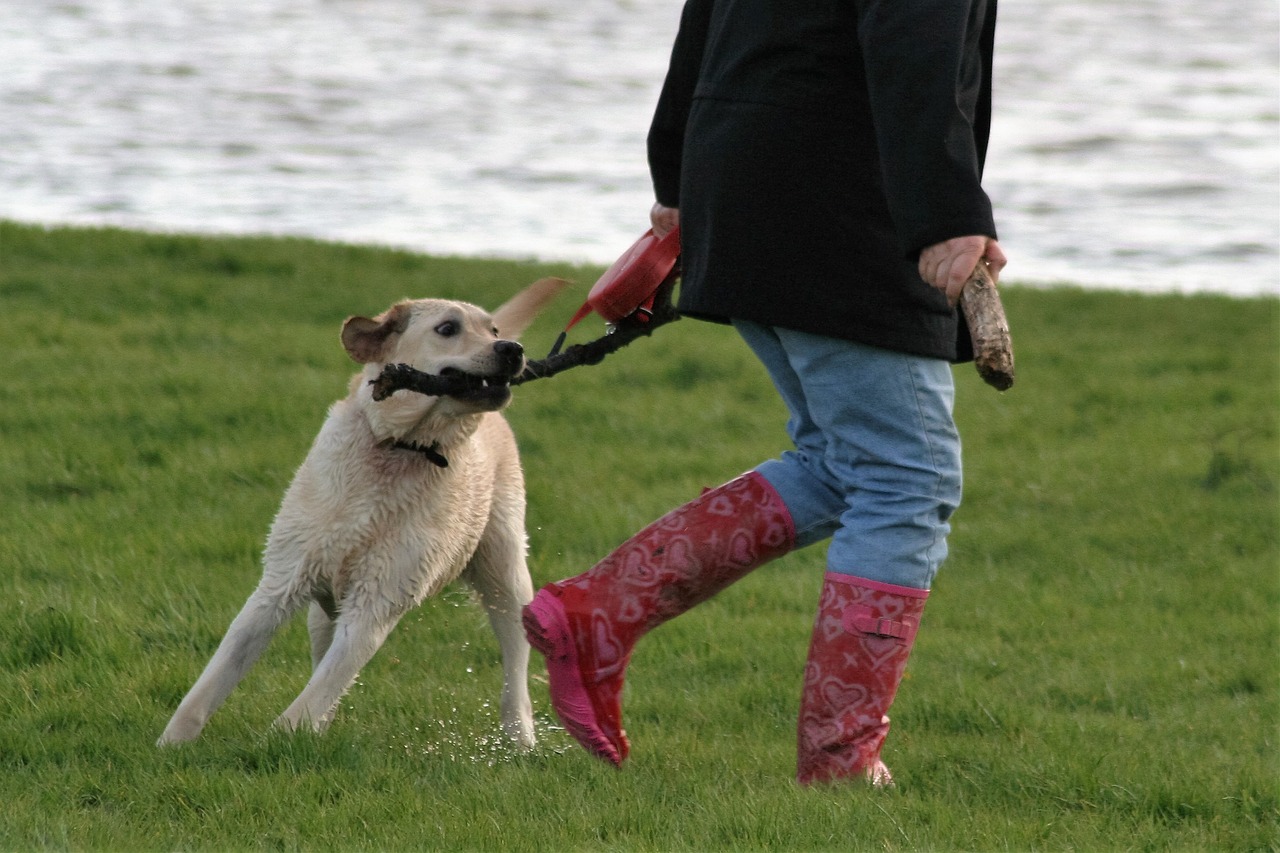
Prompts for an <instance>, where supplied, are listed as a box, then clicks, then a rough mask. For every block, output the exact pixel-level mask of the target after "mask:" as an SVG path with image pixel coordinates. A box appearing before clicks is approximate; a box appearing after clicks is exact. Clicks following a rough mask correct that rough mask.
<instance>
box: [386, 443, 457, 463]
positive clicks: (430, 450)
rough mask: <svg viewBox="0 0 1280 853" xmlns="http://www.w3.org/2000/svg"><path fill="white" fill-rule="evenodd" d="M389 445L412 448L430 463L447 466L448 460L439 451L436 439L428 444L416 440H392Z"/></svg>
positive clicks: (401, 448) (403, 448)
mask: <svg viewBox="0 0 1280 853" xmlns="http://www.w3.org/2000/svg"><path fill="white" fill-rule="evenodd" d="M391 446H392V447H394V448H395V449H396V450H412V451H413V452H414V453H421V454H422V455H423V456H425V457H427V459H429V460H431V462H432V464H434V465H439V466H440V467H441V468H448V467H449V460H448V459H445V458H444V456H443V455H442V454H441V453H440V442H438V441H433V442H431V444H430V445H424V444H418V443H417V442H416V441H394V442H392V443H391Z"/></svg>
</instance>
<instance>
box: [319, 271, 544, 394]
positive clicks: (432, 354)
mask: <svg viewBox="0 0 1280 853" xmlns="http://www.w3.org/2000/svg"><path fill="white" fill-rule="evenodd" d="M566 284H567V282H565V281H563V280H561V279H555V278H547V279H542V280H541V281H537V282H534V283H533V284H531V285H530V286H529V287H527V288H525V289H524V290H523V291H521V292H520V293H518V294H517V295H516V296H514V297H512V298H511V299H510V300H508V301H507V302H506V303H505V304H504V305H503V306H502V307H501V308H499V309H498V310H497V311H495V312H493V314H489V312H487V311H485V310H484V309H482V308H479V307H477V306H475V305H472V304H470V303H468V302H457V301H453V300H446V299H414V300H409V301H406V302H401V303H398V304H397V305H394V306H392V307H391V308H390V309H389V310H388V311H386V312H384V313H382V314H380V315H378V316H377V317H372V318H370V317H351V318H349V319H348V320H347V321H346V323H345V324H343V327H342V344H343V346H344V347H346V350H347V353H348V354H349V355H350V356H351V358H353V359H354V360H355V361H357V362H359V363H361V364H364V365H370V366H373V367H374V368H375V372H376V371H377V370H381V368H382V366H383V365H386V364H408V365H411V366H412V367H415V368H417V369H418V370H421V371H423V372H424V373H436V374H442V375H453V376H456V377H459V378H462V379H465V380H466V382H465V390H463V391H461V392H459V393H457V394H451V395H450V396H448V397H442V398H439V402H438V403H437V407H443V409H444V410H447V411H441V412H440V413H441V414H455V415H460V414H468V413H472V412H484V411H496V410H498V409H501V408H503V407H504V406H506V404H507V403H508V402H509V401H510V400H511V387H510V385H509V384H508V383H509V382H510V381H511V379H512V378H513V377H515V376H517V375H518V374H519V373H520V372H521V371H522V370H524V366H525V358H524V348H523V347H521V346H520V344H518V343H517V342H516V338H518V337H519V336H520V333H521V332H523V331H524V330H525V328H527V327H528V325H529V324H530V323H531V322H532V321H533V319H534V317H536V316H537V314H538V312H539V311H540V310H541V309H542V307H543V306H544V305H545V304H546V303H547V302H549V301H550V300H551V299H552V298H554V297H555V296H556V294H558V293H559V292H560V290H561V289H562V288H563V287H564V286H565V285H566ZM397 396H403V394H401V395H397Z"/></svg>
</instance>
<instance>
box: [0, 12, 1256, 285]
mask: <svg viewBox="0 0 1280 853" xmlns="http://www.w3.org/2000/svg"><path fill="white" fill-rule="evenodd" d="M680 7H681V3H680V2H679V0H180V2H173V0H165V2H160V0H79V2H77V0H0V217H3V218H10V219H17V220H23V221H30V222H49V223H82V224H83V223H92V224H112V225H122V226H127V227H136V228H146V229H160V230H177V231H202V232H218V233H276V234H298V235H308V236H315V237H320V238H324V239H333V240H342V241H353V242H365V243H379V244H389V245H396V246H403V247H409V248H413V249H419V250H424V251H429V252H434V253H447V254H465V255H492V256H505V257H517V258H526V257H536V258H547V259H566V260H573V261H591V262H598V263H607V262H609V261H611V260H612V259H613V258H614V257H616V255H617V254H618V253H620V252H621V251H622V250H623V249H624V248H625V247H626V246H627V245H629V244H630V242H631V241H632V240H633V239H634V238H635V237H637V236H638V235H639V234H640V233H641V232H642V231H643V230H644V229H645V228H646V227H647V213H648V208H649V205H650V203H651V188H650V185H649V179H648V174H647V171H646V166H645V160H644V156H645V149H644V138H645V133H646V131H647V128H648V121H649V117H650V114H651V111H652V109H653V104H654V101H655V99H656V97H657V92H658V88H659V86H660V85H661V82H662V76H663V73H664V71H665V68H666V60H667V55H668V52H669V50H670V44H671V40H672V37H673V36H674V33H675V30H676V26H677V23H678V20H679V13H680ZM1278 13H1280V9H1278V6H1277V4H1276V3H1275V2H1274V0H1261V2H1259V0H1202V2H1198V3H1186V2H1183V0H1074V2H1056V1H1055V2H1050V0H1024V1H1023V2H1013V0H1005V2H1004V3H1003V4H1002V6H1001V11H1000V14H1001V19H1000V27H999V40H998V45H997V71H996V111H997V114H996V127H995V130H994V135H993V139H992V147H991V152H990V157H989V164H988V171H987V186H988V190H989V192H990V194H991V196H992V198H993V200H994V201H995V204H996V206H997V221H998V223H999V224H1000V227H1001V241H1002V243H1003V245H1004V246H1005V248H1006V251H1007V252H1008V253H1009V255H1010V256H1011V258H1012V263H1011V265H1010V267H1009V269H1008V271H1007V274H1006V275H1007V277H1008V279H1009V280H1013V281H1024V282H1051V281H1060V280H1068V281H1072V282H1077V283H1081V284H1084V285H1086V286H1096V287H1109V288H1126V289H1138V290H1149V291H1169V290H1180V291H1193V290H1213V291H1219V292H1226V293H1232V294H1240V295H1247V294H1256V293H1280V14H1278ZM2 252H3V247H0V263H2V262H3V256H2Z"/></svg>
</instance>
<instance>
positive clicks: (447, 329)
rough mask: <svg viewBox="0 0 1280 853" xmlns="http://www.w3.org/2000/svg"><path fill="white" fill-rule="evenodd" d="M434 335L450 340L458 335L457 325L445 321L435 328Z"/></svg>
mask: <svg viewBox="0 0 1280 853" xmlns="http://www.w3.org/2000/svg"><path fill="white" fill-rule="evenodd" d="M436 334H437V335H439V336H440V337H442V338H452V337H453V336H454V335H456V334H458V324H457V323H455V322H453V321H452V320H445V321H444V322H443V323H441V324H440V325H439V326H436Z"/></svg>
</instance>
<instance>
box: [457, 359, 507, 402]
mask: <svg viewBox="0 0 1280 853" xmlns="http://www.w3.org/2000/svg"><path fill="white" fill-rule="evenodd" d="M440 376H441V378H443V379H446V380H447V381H448V383H449V389H448V390H447V391H446V392H445V393H446V394H447V395H448V396H450V397H456V398H458V399H459V400H470V401H474V402H488V403H496V404H500V403H505V402H506V401H507V400H508V399H509V398H510V397H511V384H510V383H511V377H510V376H498V375H494V376H480V375H479V374H475V373H467V372H465V371H462V370H458V369H457V368H455V367H446V368H444V369H443V370H441V371H440Z"/></svg>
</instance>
